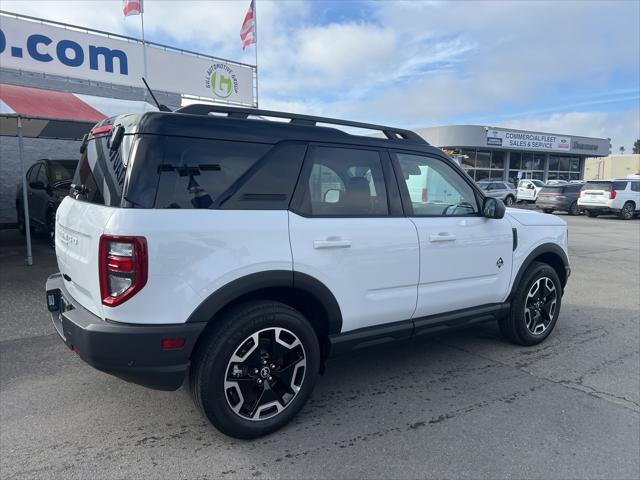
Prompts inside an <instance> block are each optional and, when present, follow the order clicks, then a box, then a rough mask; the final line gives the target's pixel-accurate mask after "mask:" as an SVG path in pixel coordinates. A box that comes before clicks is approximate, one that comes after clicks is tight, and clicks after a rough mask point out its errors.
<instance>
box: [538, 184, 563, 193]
mask: <svg viewBox="0 0 640 480" xmlns="http://www.w3.org/2000/svg"><path fill="white" fill-rule="evenodd" d="M564 188H565V186H564V185H553V186H547V187H544V188H543V189H542V190H540V193H555V194H558V193H562V192H563V191H564Z"/></svg>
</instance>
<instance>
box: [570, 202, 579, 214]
mask: <svg viewBox="0 0 640 480" xmlns="http://www.w3.org/2000/svg"><path fill="white" fill-rule="evenodd" d="M569 215H580V207H578V202H573V203H572V204H571V205H570V206H569Z"/></svg>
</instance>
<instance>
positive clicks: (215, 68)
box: [0, 14, 254, 106]
mask: <svg viewBox="0 0 640 480" xmlns="http://www.w3.org/2000/svg"><path fill="white" fill-rule="evenodd" d="M109 35H110V36H107V34H104V33H102V32H95V31H91V30H86V31H84V30H80V29H78V28H73V27H72V28H62V27H60V26H59V25H57V24H55V25H54V24H51V23H47V22H46V20H43V21H41V22H36V21H32V20H30V19H26V18H22V17H20V16H18V17H14V16H13V15H11V14H0V65H2V68H11V69H15V70H23V71H29V72H36V73H43V74H48V75H57V76H61V77H69V78H77V79H81V80H90V81H95V82H105V83H113V84H118V85H126V86H130V87H137V88H142V87H143V84H142V80H141V77H143V76H144V54H143V47H142V42H140V41H138V40H135V39H131V38H126V37H118V36H114V35H111V34H109ZM253 70H254V69H253V68H252V67H250V66H248V65H238V64H232V63H231V62H225V61H221V60H220V59H218V58H214V57H210V56H207V55H194V54H190V53H187V52H181V51H175V50H171V49H168V48H160V47H156V46H147V76H148V77H149V80H150V83H151V85H152V86H153V88H154V89H155V90H158V91H165V92H172V93H176V94H184V95H195V96H199V97H207V98H216V99H223V100H225V101H232V102H234V103H238V104H240V105H249V106H251V105H253V104H254V96H253V78H254V75H253ZM214 73H215V75H213V74H214ZM203 77H205V78H203Z"/></svg>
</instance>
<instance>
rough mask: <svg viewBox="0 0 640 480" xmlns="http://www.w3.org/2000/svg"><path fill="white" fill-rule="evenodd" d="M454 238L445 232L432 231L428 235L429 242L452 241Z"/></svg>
mask: <svg viewBox="0 0 640 480" xmlns="http://www.w3.org/2000/svg"><path fill="white" fill-rule="evenodd" d="M455 239H456V236H455V235H452V234H450V233H446V232H440V233H432V234H431V235H429V241H430V242H453V241H454V240H455Z"/></svg>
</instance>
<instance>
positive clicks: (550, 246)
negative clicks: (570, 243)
mask: <svg viewBox="0 0 640 480" xmlns="http://www.w3.org/2000/svg"><path fill="white" fill-rule="evenodd" d="M544 254H552V255H555V256H557V257H559V259H560V261H561V262H562V266H563V267H564V270H565V271H564V275H562V272H559V275H558V276H559V277H560V279H561V281H562V288H563V289H564V287H565V285H566V284H567V280H568V278H569V275H571V267H570V266H569V258H568V257H567V254H566V253H565V251H564V250H563V249H562V247H560V246H559V245H557V244H555V243H543V244H542V245H539V246H537V247H536V248H534V249H533V251H532V252H531V253H529V255H527V258H525V259H524V262H522V265H520V268H519V269H518V273H517V274H516V278H515V280H514V281H513V284H512V285H511V291H510V292H509V297H508V300H511V299H512V298H513V294H514V292H515V290H516V289H517V288H518V285H520V282H521V281H522V277H523V276H524V273H525V272H526V271H527V268H529V266H530V265H531V264H532V263H533V262H534V261H535V260H536V259H537V258H539V257H540V256H541V255H544Z"/></svg>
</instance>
